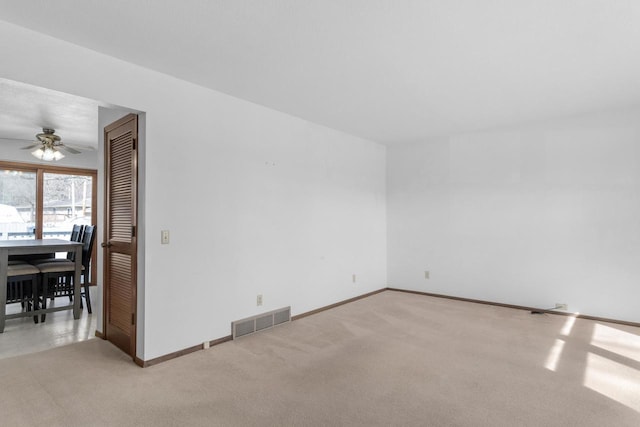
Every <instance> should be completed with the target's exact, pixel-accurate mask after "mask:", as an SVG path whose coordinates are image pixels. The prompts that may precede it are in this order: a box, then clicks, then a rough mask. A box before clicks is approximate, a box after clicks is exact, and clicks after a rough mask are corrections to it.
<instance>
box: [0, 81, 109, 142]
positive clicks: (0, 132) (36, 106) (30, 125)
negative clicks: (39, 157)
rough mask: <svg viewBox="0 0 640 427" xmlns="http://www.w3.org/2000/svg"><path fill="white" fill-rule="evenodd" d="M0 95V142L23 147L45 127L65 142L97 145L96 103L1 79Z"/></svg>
mask: <svg viewBox="0 0 640 427" xmlns="http://www.w3.org/2000/svg"><path fill="white" fill-rule="evenodd" d="M0 94H1V96H0V139H1V140H2V141H1V142H2V143H7V142H10V143H13V142H15V143H16V144H22V146H26V145H28V143H25V140H29V141H36V137H35V135H36V134H37V133H40V132H42V128H45V127H46V128H51V129H55V131H56V134H57V135H59V136H60V137H61V138H62V141H63V142H64V143H65V144H68V145H72V146H79V147H84V146H87V147H94V148H95V147H97V146H98V106H99V105H100V104H99V103H98V102H96V101H92V100H90V99H86V98H80V97H78V96H73V95H69V94H66V93H62V92H57V91H53V90H49V89H43V88H39V87H36V86H32V85H27V84H24V83H19V82H15V81H11V80H6V79H2V78H0Z"/></svg>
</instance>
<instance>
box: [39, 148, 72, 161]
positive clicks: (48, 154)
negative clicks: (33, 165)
mask: <svg viewBox="0 0 640 427" xmlns="http://www.w3.org/2000/svg"><path fill="white" fill-rule="evenodd" d="M31 155H32V156H33V157H35V158H36V159H39V160H44V161H45V162H50V161H58V160H60V159H62V158H64V154H62V153H61V152H60V151H58V150H56V149H55V148H53V147H44V148H42V147H41V148H38V149H36V150H33V151H32V152H31Z"/></svg>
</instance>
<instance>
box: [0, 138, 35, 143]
mask: <svg viewBox="0 0 640 427" xmlns="http://www.w3.org/2000/svg"><path fill="white" fill-rule="evenodd" d="M0 141H7V142H31V143H34V144H35V143H36V142H38V141H34V140H33V139H21V138H3V137H0ZM38 144H40V142H38Z"/></svg>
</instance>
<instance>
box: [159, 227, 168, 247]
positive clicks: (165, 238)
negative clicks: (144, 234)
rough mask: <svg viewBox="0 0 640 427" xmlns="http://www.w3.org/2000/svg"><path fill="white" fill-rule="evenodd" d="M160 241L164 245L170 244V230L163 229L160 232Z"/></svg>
mask: <svg viewBox="0 0 640 427" xmlns="http://www.w3.org/2000/svg"><path fill="white" fill-rule="evenodd" d="M160 242H161V243H162V244H163V245H168V244H169V230H162V231H161V232H160Z"/></svg>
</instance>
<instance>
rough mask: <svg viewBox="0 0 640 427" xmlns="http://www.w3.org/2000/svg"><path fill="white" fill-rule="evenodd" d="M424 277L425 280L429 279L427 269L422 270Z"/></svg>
mask: <svg viewBox="0 0 640 427" xmlns="http://www.w3.org/2000/svg"><path fill="white" fill-rule="evenodd" d="M424 278H425V280H429V270H425V271H424Z"/></svg>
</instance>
